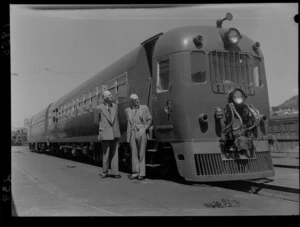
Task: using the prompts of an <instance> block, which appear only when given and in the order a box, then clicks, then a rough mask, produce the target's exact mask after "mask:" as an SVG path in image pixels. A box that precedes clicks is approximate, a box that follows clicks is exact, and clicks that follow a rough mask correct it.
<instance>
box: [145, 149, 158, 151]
mask: <svg viewBox="0 0 300 227" xmlns="http://www.w3.org/2000/svg"><path fill="white" fill-rule="evenodd" d="M147 152H157V149H147Z"/></svg>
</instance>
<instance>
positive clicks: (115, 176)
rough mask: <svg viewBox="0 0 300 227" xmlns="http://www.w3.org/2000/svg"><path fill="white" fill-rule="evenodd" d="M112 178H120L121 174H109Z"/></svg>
mask: <svg viewBox="0 0 300 227" xmlns="http://www.w3.org/2000/svg"><path fill="white" fill-rule="evenodd" d="M111 177H112V178H117V179H120V178H121V175H120V174H116V175H111Z"/></svg>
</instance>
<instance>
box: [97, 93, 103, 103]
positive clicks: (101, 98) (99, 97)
mask: <svg viewBox="0 0 300 227" xmlns="http://www.w3.org/2000/svg"><path fill="white" fill-rule="evenodd" d="M101 103H103V97H102V93H101V94H99V95H98V105H100V104H101Z"/></svg>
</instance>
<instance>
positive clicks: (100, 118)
mask: <svg viewBox="0 0 300 227" xmlns="http://www.w3.org/2000/svg"><path fill="white" fill-rule="evenodd" d="M110 111H111V114H110V113H109V111H108V109H107V107H106V106H105V105H104V103H102V104H100V105H99V106H97V107H96V114H95V117H96V119H95V120H96V122H99V135H98V139H99V140H113V139H114V138H119V137H120V126H119V119H118V106H117V105H116V104H114V103H113V104H112V107H111V109H110ZM111 115H112V116H111Z"/></svg>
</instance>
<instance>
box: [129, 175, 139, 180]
mask: <svg viewBox="0 0 300 227" xmlns="http://www.w3.org/2000/svg"><path fill="white" fill-rule="evenodd" d="M137 177H138V176H135V175H130V176H129V177H128V178H129V179H130V180H133V179H136V178H137Z"/></svg>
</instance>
